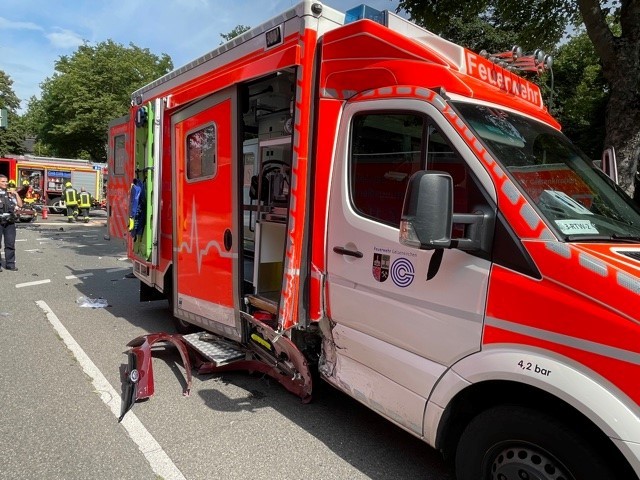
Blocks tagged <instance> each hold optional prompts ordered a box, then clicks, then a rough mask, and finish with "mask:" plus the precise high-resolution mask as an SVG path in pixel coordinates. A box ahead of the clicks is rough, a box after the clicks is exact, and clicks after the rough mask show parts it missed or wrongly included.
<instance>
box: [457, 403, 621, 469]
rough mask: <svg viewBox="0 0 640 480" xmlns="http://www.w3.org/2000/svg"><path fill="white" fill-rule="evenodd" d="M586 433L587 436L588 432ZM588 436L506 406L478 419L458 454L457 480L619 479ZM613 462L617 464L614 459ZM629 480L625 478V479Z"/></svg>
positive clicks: (528, 411) (531, 412) (543, 416)
mask: <svg viewBox="0 0 640 480" xmlns="http://www.w3.org/2000/svg"><path fill="white" fill-rule="evenodd" d="M583 433H584V432H583ZM588 440H590V439H589V438H586V436H585V435H580V434H578V433H577V432H576V431H573V430H571V429H570V428H569V426H568V425H563V424H562V423H561V422H560V421H559V420H558V419H555V418H553V417H551V416H549V415H546V414H543V413H541V412H537V411H535V410H533V409H530V408H526V407H516V406H501V407H494V408H491V409H489V410H486V411H484V412H482V413H480V414H479V415H478V416H476V417H475V418H474V419H473V420H471V422H470V423H469V425H468V426H467V427H466V429H465V430H464V432H463V433H462V436H461V438H460V441H459V443H458V448H457V450H456V457H455V470H456V478H457V480H527V479H531V480H533V479H537V480H538V479H539V480H561V479H562V480H582V479H586V478H594V479H595V478H597V479H598V480H615V479H620V478H622V477H620V476H619V475H617V474H616V473H614V472H613V470H612V468H613V466H611V465H609V464H607V463H606V462H605V460H604V458H605V457H606V455H603V452H602V451H600V450H599V449H597V448H595V447H594V446H593V445H591V444H590V443H589V442H588ZM609 461H610V462H613V459H612V458H611V457H609ZM625 478H626V477H625Z"/></svg>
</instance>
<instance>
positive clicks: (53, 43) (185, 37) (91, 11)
mask: <svg viewBox="0 0 640 480" xmlns="http://www.w3.org/2000/svg"><path fill="white" fill-rule="evenodd" d="M398 1H399V0H368V1H366V2H365V0H325V1H324V2H322V3H323V4H324V5H327V6H329V7H332V8H335V9H337V10H340V11H343V12H344V11H345V10H348V9H349V8H352V7H354V6H357V5H360V4H361V3H367V5H370V6H371V7H373V8H377V9H379V10H390V11H394V12H395V9H396V8H397V6H398ZM297 3H298V0H124V1H123V0H63V1H52V0H2V8H1V9H0V70H2V71H4V73H5V74H7V75H8V76H9V78H10V79H11V80H12V81H13V85H12V88H13V91H14V92H15V94H16V95H17V96H18V98H19V99H20V100H21V101H22V103H21V111H20V112H19V113H24V111H25V110H26V107H27V103H28V101H29V99H30V98H31V97H32V96H34V95H35V96H36V97H38V98H39V97H40V83H41V82H43V81H44V80H45V79H46V78H49V77H51V76H52V75H53V73H54V64H55V62H56V60H58V59H59V58H60V57H61V56H63V55H67V56H70V55H72V54H73V53H74V52H75V51H76V50H77V48H78V46H80V45H82V43H83V42H84V41H87V42H88V43H89V44H90V45H96V44H98V43H100V42H103V41H105V40H109V39H111V40H113V41H114V42H117V43H120V44H122V45H124V46H128V45H129V44H130V43H133V44H134V45H136V46H137V47H140V48H148V49H149V51H150V52H151V53H153V54H155V55H161V54H163V53H166V54H168V55H169V56H170V57H171V59H172V60H173V65H174V68H178V67H181V66H182V65H184V64H186V63H189V62H190V61H191V60H194V59H196V58H198V57H199V56H201V55H203V54H205V53H207V52H209V51H211V50H213V49H215V48H217V47H218V46H219V45H220V43H221V42H222V40H223V39H222V37H221V36H220V34H227V33H229V32H231V31H232V30H233V29H234V28H235V27H236V26H237V25H248V26H251V27H255V26H257V25H260V24H261V23H263V22H266V21H267V20H269V19H271V18H272V17H274V16H276V15H278V14H279V13H282V12H283V11H285V10H287V9H288V8H290V7H292V6H293V5H296V4H297Z"/></svg>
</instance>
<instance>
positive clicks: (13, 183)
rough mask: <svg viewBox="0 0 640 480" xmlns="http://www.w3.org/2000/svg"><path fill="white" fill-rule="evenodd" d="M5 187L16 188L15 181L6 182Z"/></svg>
mask: <svg viewBox="0 0 640 480" xmlns="http://www.w3.org/2000/svg"><path fill="white" fill-rule="evenodd" d="M7 187H9V188H16V181H15V180H9V181H8V182H7Z"/></svg>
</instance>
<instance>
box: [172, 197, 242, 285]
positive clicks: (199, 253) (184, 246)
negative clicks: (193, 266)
mask: <svg viewBox="0 0 640 480" xmlns="http://www.w3.org/2000/svg"><path fill="white" fill-rule="evenodd" d="M192 204H193V205H192V208H191V234H190V236H189V242H188V243H187V242H182V243H181V244H180V247H178V253H182V252H183V251H184V252H186V253H187V254H189V255H191V254H192V253H193V249H194V243H195V251H196V259H197V261H198V273H200V270H201V268H202V259H203V258H204V257H205V256H207V255H208V254H209V249H211V248H212V247H215V249H216V250H217V251H218V255H219V256H220V257H222V258H235V256H236V255H235V254H234V253H232V252H227V251H225V250H224V249H223V248H220V244H219V243H218V242H216V241H215V240H211V241H210V242H209V243H207V246H206V247H204V249H203V250H200V247H199V245H200V242H199V237H198V214H197V209H196V198H195V197H193V202H192Z"/></svg>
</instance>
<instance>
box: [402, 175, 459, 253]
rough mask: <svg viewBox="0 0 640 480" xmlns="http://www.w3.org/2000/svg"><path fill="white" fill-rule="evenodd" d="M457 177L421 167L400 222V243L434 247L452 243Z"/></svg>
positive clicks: (412, 181) (414, 179) (407, 193)
mask: <svg viewBox="0 0 640 480" xmlns="http://www.w3.org/2000/svg"><path fill="white" fill-rule="evenodd" d="M452 218H453V179H452V178H451V175H449V174H448V173H446V172H439V171H435V170H429V171H425V170H420V171H418V172H416V173H414V174H413V175H412V176H411V178H410V179H409V184H408V185H407V192H406V194H405V197H404V206H403V208H402V219H401V221H400V243H402V244H403V245H407V246H409V247H413V248H420V249H424V250H433V249H436V248H449V247H450V246H451V229H452V226H453V221H452Z"/></svg>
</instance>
